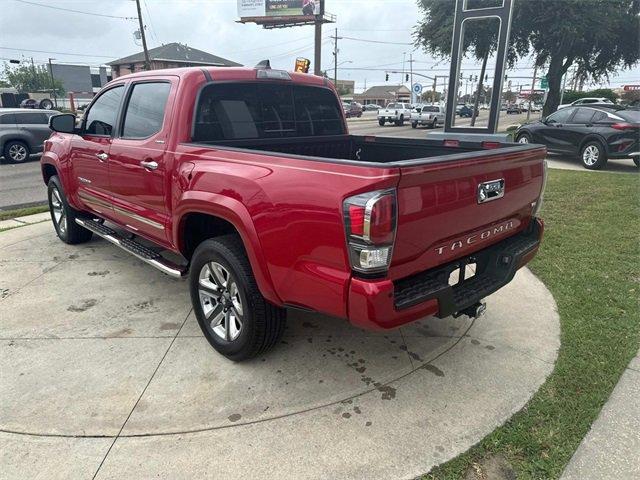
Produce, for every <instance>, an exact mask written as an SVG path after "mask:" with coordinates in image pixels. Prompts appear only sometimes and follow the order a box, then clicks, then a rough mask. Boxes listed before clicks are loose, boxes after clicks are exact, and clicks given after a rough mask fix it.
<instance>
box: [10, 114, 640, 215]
mask: <svg viewBox="0 0 640 480" xmlns="http://www.w3.org/2000/svg"><path fill="white" fill-rule="evenodd" d="M534 115H539V114H534ZM485 116H486V112H484V111H481V112H480V117H479V118H480V121H482V120H483V118H484V117H485ZM532 118H535V117H534V116H532ZM469 121H470V120H469V119H458V122H461V123H459V125H460V124H462V123H464V122H466V123H469ZM524 121H526V114H521V115H508V116H507V115H504V114H501V116H500V122H499V128H500V129H506V127H508V126H509V125H512V124H517V123H523V122H524ZM349 131H350V132H351V133H353V134H355V135H379V136H385V137H401V138H425V137H426V136H427V135H429V133H431V132H434V131H436V132H437V131H442V129H441V128H439V129H436V130H428V129H427V128H425V127H418V128H416V129H414V128H411V125H410V124H409V123H407V124H405V125H404V126H402V127H396V126H393V125H385V126H384V127H380V126H379V125H378V122H377V121H376V112H365V115H363V117H362V118H359V119H350V120H349ZM548 160H549V166H550V167H552V168H562V169H572V170H583V171H585V172H586V171H587V170H585V169H584V168H583V167H582V166H581V165H580V162H579V161H578V160H577V159H575V158H571V157H569V156H560V155H550V156H549V159H548ZM606 171H613V172H626V173H634V172H637V171H638V169H637V168H636V166H635V165H634V163H633V161H632V160H631V159H629V160H609V163H608V165H607V168H606ZM46 200H47V191H46V188H45V187H44V185H43V183H42V176H41V174H40V163H39V162H38V156H32V157H31V160H30V161H29V162H27V163H24V164H20V165H12V164H8V163H0V210H11V209H14V208H19V207H23V206H30V205H34V204H38V203H44V202H46Z"/></svg>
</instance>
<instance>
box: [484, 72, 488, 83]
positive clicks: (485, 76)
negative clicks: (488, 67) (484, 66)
mask: <svg viewBox="0 0 640 480" xmlns="http://www.w3.org/2000/svg"><path fill="white" fill-rule="evenodd" d="M488 81H489V74H488V73H485V74H484V83H487V82H488Z"/></svg>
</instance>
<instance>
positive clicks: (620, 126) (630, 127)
mask: <svg viewBox="0 0 640 480" xmlns="http://www.w3.org/2000/svg"><path fill="white" fill-rule="evenodd" d="M611 128H615V129H616V130H634V129H636V128H638V125H633V124H631V123H625V122H621V123H614V124H613V125H611Z"/></svg>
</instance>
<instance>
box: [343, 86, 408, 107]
mask: <svg viewBox="0 0 640 480" xmlns="http://www.w3.org/2000/svg"><path fill="white" fill-rule="evenodd" d="M353 100H354V101H355V102H358V103H361V104H363V105H368V104H370V103H373V104H376V105H381V106H385V105H386V104H387V103H389V102H410V101H411V90H409V89H408V88H407V87H405V86H404V85H378V86H375V87H371V88H368V89H367V90H365V91H364V92H363V93H356V94H354V95H353Z"/></svg>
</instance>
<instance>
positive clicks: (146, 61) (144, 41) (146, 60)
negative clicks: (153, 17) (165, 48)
mask: <svg viewBox="0 0 640 480" xmlns="http://www.w3.org/2000/svg"><path fill="white" fill-rule="evenodd" d="M136 7H138V23H139V24H140V36H141V37H142V48H143V50H144V69H145V70H151V62H150V61H149V50H147V37H146V36H145V34H144V25H143V23H142V10H141V9H140V0H136Z"/></svg>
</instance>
